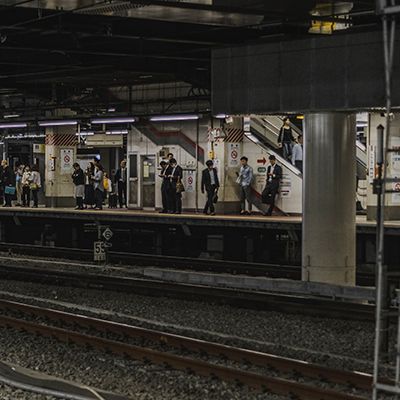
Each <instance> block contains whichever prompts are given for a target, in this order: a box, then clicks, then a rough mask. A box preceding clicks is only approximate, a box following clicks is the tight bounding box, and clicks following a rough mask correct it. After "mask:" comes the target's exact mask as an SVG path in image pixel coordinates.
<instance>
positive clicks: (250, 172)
mask: <svg viewBox="0 0 400 400" xmlns="http://www.w3.org/2000/svg"><path fill="white" fill-rule="evenodd" d="M249 180H250V182H249V186H250V185H251V182H252V181H253V168H251V167H250V171H249Z"/></svg>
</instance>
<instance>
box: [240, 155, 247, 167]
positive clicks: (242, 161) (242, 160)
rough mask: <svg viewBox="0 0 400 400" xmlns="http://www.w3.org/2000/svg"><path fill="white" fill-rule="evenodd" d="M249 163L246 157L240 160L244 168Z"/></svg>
mask: <svg viewBox="0 0 400 400" xmlns="http://www.w3.org/2000/svg"><path fill="white" fill-rule="evenodd" d="M247 161H249V159H248V158H247V157H244V156H243V157H242V158H241V159H240V162H241V163H242V165H243V167H245V166H246V165H247Z"/></svg>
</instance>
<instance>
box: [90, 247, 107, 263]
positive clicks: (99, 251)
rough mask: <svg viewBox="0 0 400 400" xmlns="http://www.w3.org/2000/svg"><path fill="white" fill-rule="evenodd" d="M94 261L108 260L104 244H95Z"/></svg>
mask: <svg viewBox="0 0 400 400" xmlns="http://www.w3.org/2000/svg"><path fill="white" fill-rule="evenodd" d="M93 250H94V261H104V260H106V246H105V243H104V242H94V249H93Z"/></svg>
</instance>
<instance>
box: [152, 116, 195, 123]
mask: <svg viewBox="0 0 400 400" xmlns="http://www.w3.org/2000/svg"><path fill="white" fill-rule="evenodd" d="M195 119H199V116H198V115H159V116H158V117H151V118H150V121H154V122H156V121H189V120H195Z"/></svg>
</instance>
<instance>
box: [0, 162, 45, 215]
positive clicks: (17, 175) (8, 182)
mask: <svg viewBox="0 0 400 400" xmlns="http://www.w3.org/2000/svg"><path fill="white" fill-rule="evenodd" d="M40 187H41V178H40V173H39V168H38V166H37V165H36V164H33V165H32V166H29V165H24V164H23V163H21V162H18V163H17V164H16V165H15V170H13V169H12V168H11V167H10V166H9V165H8V162H7V160H3V161H2V162H1V166H0V201H1V202H4V204H3V207H11V206H12V200H13V198H14V197H16V199H17V202H16V204H15V206H16V207H29V206H30V202H31V198H32V199H33V206H32V208H37V207H38V203H39V202H38V191H39V188H40Z"/></svg>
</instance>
